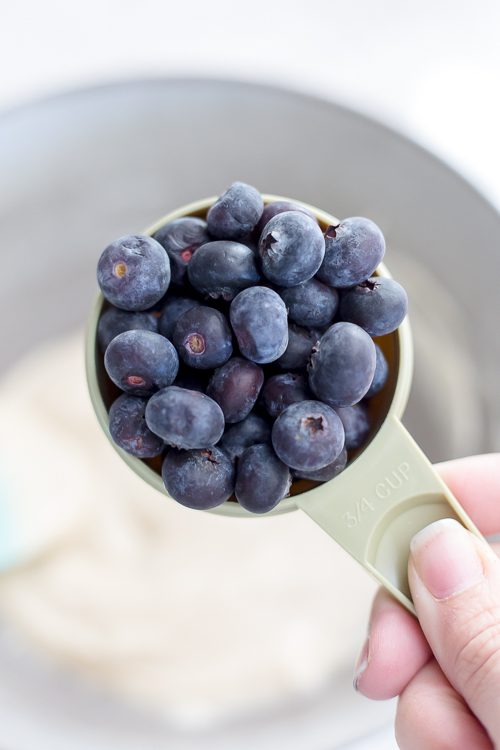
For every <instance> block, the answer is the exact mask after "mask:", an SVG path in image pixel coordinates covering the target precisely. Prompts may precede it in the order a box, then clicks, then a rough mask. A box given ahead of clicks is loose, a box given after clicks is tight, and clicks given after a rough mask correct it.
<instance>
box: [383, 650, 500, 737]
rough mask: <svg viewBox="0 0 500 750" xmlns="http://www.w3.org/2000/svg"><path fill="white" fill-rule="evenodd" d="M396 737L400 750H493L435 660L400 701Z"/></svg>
mask: <svg viewBox="0 0 500 750" xmlns="http://www.w3.org/2000/svg"><path fill="white" fill-rule="evenodd" d="M396 738H397V741H398V745H399V747H400V748H401V750H493V744H492V743H491V741H490V740H489V738H488V735H487V734H486V732H485V730H484V729H483V727H482V726H481V724H480V723H479V721H478V720H477V719H476V717H475V716H474V715H473V714H472V713H471V712H470V710H469V708H468V707H467V705H466V703H465V701H464V700H463V698H461V697H460V696H459V695H458V693H457V692H456V691H455V690H454V689H453V687H452V686H451V685H450V683H449V682H448V680H447V679H446V677H445V676H444V674H443V672H442V671H441V669H440V667H439V665H438V664H437V663H436V661H435V660H434V659H431V660H430V661H428V662H427V664H426V665H425V666H424V667H423V668H422V669H421V670H420V672H419V673H418V674H417V675H416V676H415V678H414V679H413V680H412V681H411V682H410V683H409V685H408V686H407V687H406V689H405V690H404V691H403V693H402V695H401V697H400V699H399V701H398V710H397V713H396Z"/></svg>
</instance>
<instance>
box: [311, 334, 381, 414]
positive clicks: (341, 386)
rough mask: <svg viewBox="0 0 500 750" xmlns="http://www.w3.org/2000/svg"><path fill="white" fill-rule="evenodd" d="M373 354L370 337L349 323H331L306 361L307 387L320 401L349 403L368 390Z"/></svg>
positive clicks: (337, 405) (330, 403)
mask: <svg viewBox="0 0 500 750" xmlns="http://www.w3.org/2000/svg"><path fill="white" fill-rule="evenodd" d="M376 359H377V355H376V351H375V344H374V343H373V341H372V339H371V338H370V336H369V335H368V334H367V333H366V331H364V330H363V329H362V328H360V327H359V326H356V325H354V324H353V323H344V322H340V323H335V324H334V325H333V326H331V327H330V328H329V329H328V330H327V331H326V332H325V333H324V334H323V336H322V337H321V338H320V340H319V341H318V342H317V343H316V345H315V347H314V349H313V353H312V355H311V361H310V364H309V368H308V369H309V386H310V388H311V390H312V392H313V393H314V394H315V395H316V396H317V397H318V398H319V399H321V401H324V402H325V403H327V404H329V405H330V406H332V407H334V408H337V407H339V406H340V407H343V406H352V404H356V403H357V402H358V401H360V400H361V399H362V398H363V396H364V395H365V394H366V392H367V391H368V388H369V387H370V385H371V382H372V380H373V375H374V373H375V363H376Z"/></svg>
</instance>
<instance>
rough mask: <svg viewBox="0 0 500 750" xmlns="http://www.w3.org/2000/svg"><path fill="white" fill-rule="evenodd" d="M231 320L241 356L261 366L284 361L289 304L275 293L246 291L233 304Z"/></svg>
mask: <svg viewBox="0 0 500 750" xmlns="http://www.w3.org/2000/svg"><path fill="white" fill-rule="evenodd" d="M229 318H230V321H231V325H232V327H233V331H234V332H235V334H236V338H237V339H238V346H239V348H240V352H241V353H242V354H243V356H244V357H246V358H247V359H251V360H252V361H253V362H258V363H259V364H266V363H267V362H273V361H274V360H275V359H278V357H281V355H282V354H283V352H284V351H285V349H286V347H287V344H288V325H287V314H286V307H285V303H284V302H283V300H282V299H281V297H280V296H279V294H276V292H274V291H273V290H272V289H268V288H267V287H265V286H254V287H250V289H244V290H243V291H242V292H240V293H239V294H238V295H237V296H236V297H235V298H234V300H233V301H232V302H231V307H230V310H229Z"/></svg>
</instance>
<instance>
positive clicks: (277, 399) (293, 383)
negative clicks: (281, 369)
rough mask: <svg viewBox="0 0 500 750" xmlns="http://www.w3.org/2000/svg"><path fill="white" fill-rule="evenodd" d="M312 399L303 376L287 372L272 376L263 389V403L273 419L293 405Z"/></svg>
mask: <svg viewBox="0 0 500 750" xmlns="http://www.w3.org/2000/svg"><path fill="white" fill-rule="evenodd" d="M310 399H311V391H310V390H309V386H308V384H307V380H306V378H305V377H304V376H303V375H298V374H296V373H291V372H285V373H283V374H280V375H272V376H271V377H270V378H269V379H268V380H266V382H265V384H264V387H263V389H262V402H263V404H264V407H265V409H266V411H267V412H268V413H269V414H270V415H271V417H277V416H279V415H280V414H281V412H282V411H283V410H284V409H286V408H287V407H288V406H290V405H291V404H295V403H297V402H298V401H307V400H310Z"/></svg>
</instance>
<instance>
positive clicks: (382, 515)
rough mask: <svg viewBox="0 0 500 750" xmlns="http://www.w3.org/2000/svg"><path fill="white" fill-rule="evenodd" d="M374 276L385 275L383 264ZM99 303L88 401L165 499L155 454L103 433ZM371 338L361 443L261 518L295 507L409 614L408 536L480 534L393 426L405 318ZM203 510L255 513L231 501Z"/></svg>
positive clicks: (106, 396)
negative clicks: (451, 522)
mask: <svg viewBox="0 0 500 750" xmlns="http://www.w3.org/2000/svg"><path fill="white" fill-rule="evenodd" d="M262 197H263V199H264V202H265V203H271V202H272V201H276V200H291V199H289V198H283V197H281V196H275V195H263V196H262ZM215 200H216V198H209V199H206V200H202V201H197V202H195V203H190V204H188V205H186V206H183V207H182V208H179V209H177V210H176V211H172V212H171V213H169V214H167V216H165V217H164V218H163V219H160V221H158V222H156V223H155V224H153V225H152V226H151V227H149V228H148V229H147V230H146V231H145V232H144V234H147V235H149V236H153V235H154V234H155V233H156V232H157V231H158V230H159V229H160V227H162V226H163V225H164V224H167V223H168V222H170V221H173V220H174V219H177V218H179V217H181V216H200V217H202V218H204V217H205V216H206V213H207V211H208V209H209V208H210V206H211V205H212V203H214V201H215ZM294 202H295V203H298V202H299V201H294ZM302 205H304V206H306V207H307V208H308V209H309V210H310V211H312V212H313V214H314V215H315V216H316V218H317V220H318V221H319V223H320V225H321V227H322V229H323V231H325V230H326V228H327V227H328V226H329V225H331V224H338V223H339V220H338V219H336V218H335V217H334V216H332V215H330V214H328V213H326V212H324V211H320V210H318V209H317V208H315V207H313V206H309V205H307V204H305V203H303V204H302ZM376 273H377V275H379V276H384V277H390V274H389V272H388V270H387V268H386V267H385V265H384V264H383V263H381V264H380V265H379V266H378V268H377V271H376ZM107 306H109V303H107V302H106V300H105V299H104V297H103V296H102V294H100V295H99V297H98V299H97V300H96V303H95V305H94V307H93V309H92V312H91V315H90V319H89V323H88V327H87V333H86V372H87V381H88V385H89V391H90V397H91V400H92V404H93V407H94V409H95V412H96V415H97V418H98V420H99V422H100V424H101V427H102V429H103V430H104V432H105V434H106V435H107V437H108V439H109V440H110V442H111V444H112V445H113V447H114V448H115V450H116V451H117V452H118V453H119V454H120V456H121V457H122V458H123V460H124V461H125V463H127V464H128V465H129V466H130V468H131V469H133V471H135V473H136V474H138V475H139V476H140V477H142V479H144V480H145V481H146V482H148V484H150V485H151V486H152V487H155V488H156V489H157V490H159V491H160V492H162V493H163V494H164V495H167V496H168V493H167V491H166V490H165V487H164V484H163V480H162V478H161V473H160V471H161V461H162V459H161V457H157V458H155V459H149V460H141V459H138V458H135V457H134V456H131V455H130V454H129V453H127V452H126V451H124V450H122V449H121V448H119V447H118V446H117V445H116V443H115V442H114V441H113V439H112V438H111V435H110V433H109V426H108V425H109V419H108V410H109V407H110V406H111V404H112V402H113V401H114V400H115V398H117V397H118V395H119V394H120V391H119V390H118V388H117V387H116V386H115V385H114V384H113V383H112V382H111V381H110V379H109V378H108V376H107V374H106V372H105V369H104V357H103V355H102V353H101V352H100V351H99V348H98V346H97V343H96V332H97V324H98V322H99V318H100V316H101V313H102V311H103V310H104V309H106V307H107ZM376 342H377V344H378V345H379V346H380V347H381V349H382V350H383V352H384V354H385V357H386V359H387V361H388V364H389V377H388V379H387V383H386V384H385V386H384V387H383V389H382V390H381V391H380V392H379V393H378V394H376V395H375V396H373V397H372V398H371V399H370V401H369V402H368V403H369V410H370V417H371V424H372V426H371V431H370V435H369V437H368V442H367V444H366V445H365V447H364V448H363V449H362V450H360V451H357V452H355V453H352V454H350V455H349V462H348V464H347V466H346V468H345V469H344V471H342V472H341V473H340V474H339V475H338V476H336V477H335V478H334V479H332V480H330V481H329V482H325V483H324V484H320V485H318V484H317V483H315V482H310V481H307V480H301V481H299V482H294V483H293V484H292V487H291V496H290V497H288V498H286V499H284V500H282V501H281V502H280V503H279V504H278V505H277V506H276V508H274V509H273V510H271V511H270V512H269V513H267V514H266V515H269V514H273V515H275V514H278V513H286V512H288V511H292V510H296V509H298V508H300V509H302V510H303V511H304V512H305V513H307V515H308V516H310V518H312V519H313V521H315V522H316V523H317V524H319V525H320V526H321V527H322V528H323V529H324V530H325V531H326V532H327V533H328V534H329V535H330V536H331V537H333V539H335V541H337V542H338V543H339V544H340V545H342V547H344V549H345V550H346V551H347V552H349V554H350V555H352V557H354V558H355V559H356V560H357V561H358V562H360V563H361V565H363V566H364V567H365V568H366V569H367V570H368V571H369V572H370V573H371V574H372V575H373V576H375V578H376V579H377V580H378V581H379V582H380V583H381V584H382V585H383V586H384V587H385V588H386V589H387V590H388V591H390V593H391V594H392V595H393V596H394V597H395V598H396V599H398V600H399V601H400V602H401V603H402V604H403V605H404V606H405V607H407V609H409V610H410V611H411V612H413V613H414V614H415V608H414V606H413V603H412V601H411V595H410V589H409V585H408V576H407V565H408V558H409V554H410V540H411V538H412V536H413V535H414V534H416V533H417V531H419V530H420V529H422V528H424V526H427V525H428V524H430V523H432V522H433V521H437V520H438V519H440V518H454V519H456V520H458V521H460V522H461V523H462V524H463V525H464V526H466V527H467V528H468V529H469V530H470V531H472V532H473V533H474V534H476V536H478V537H479V538H481V539H482V535H481V534H480V532H479V531H478V529H477V528H476V526H475V525H474V524H473V523H472V521H471V520H470V518H469V517H468V516H467V514H466V513H465V511H464V510H463V508H462V507H461V506H460V504H459V503H458V501H457V500H456V498H455V497H454V496H453V494H452V493H451V492H450V490H449V489H448V487H447V486H446V485H445V484H444V482H443V481H442V480H441V478H440V477H439V475H438V474H437V472H436V471H435V470H434V469H433V467H432V465H431V463H430V461H429V460H428V459H427V457H426V456H425V455H424V453H423V452H422V450H421V449H420V448H419V446H418V445H417V444H416V443H415V441H414V440H413V438H412V437H411V435H410V434H409V432H408V431H407V430H406V428H405V427H404V426H403V425H402V423H401V417H402V414H403V412H404V409H405V406H406V402H407V400H408V396H409V393H410V386H411V379H412V372H413V345H412V337H411V329H410V324H409V321H408V318H406V319H405V320H404V321H403V323H402V324H401V325H400V326H399V328H398V329H397V330H396V331H394V332H393V333H391V334H387V335H386V336H382V337H379V338H377V339H376ZM206 512H210V513H219V514H223V515H230V516H246V517H251V518H261V517H262V516H256V515H254V514H252V513H249V512H248V511H246V510H245V509H244V508H243V507H242V506H241V505H239V503H237V502H234V501H231V500H229V501H227V502H225V503H223V504H222V505H220V506H218V507H217V508H214V509H212V510H210V511H206Z"/></svg>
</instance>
